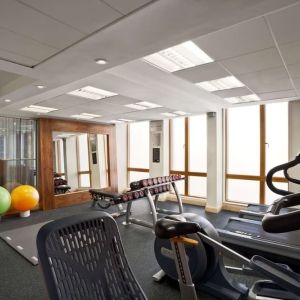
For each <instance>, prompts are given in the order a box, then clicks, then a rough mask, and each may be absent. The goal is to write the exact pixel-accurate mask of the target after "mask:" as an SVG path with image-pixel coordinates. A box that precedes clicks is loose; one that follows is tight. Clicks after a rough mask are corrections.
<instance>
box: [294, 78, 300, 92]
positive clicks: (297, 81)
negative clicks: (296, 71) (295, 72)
mask: <svg viewBox="0 0 300 300" xmlns="http://www.w3.org/2000/svg"><path fill="white" fill-rule="evenodd" d="M294 84H295V88H296V89H297V91H298V95H300V78H296V79H294Z"/></svg>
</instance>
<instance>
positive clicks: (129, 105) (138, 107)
mask: <svg viewBox="0 0 300 300" xmlns="http://www.w3.org/2000/svg"><path fill="white" fill-rule="evenodd" d="M124 106H126V107H128V108H132V109H136V110H145V109H147V107H145V106H142V105H138V104H126V105H124Z"/></svg>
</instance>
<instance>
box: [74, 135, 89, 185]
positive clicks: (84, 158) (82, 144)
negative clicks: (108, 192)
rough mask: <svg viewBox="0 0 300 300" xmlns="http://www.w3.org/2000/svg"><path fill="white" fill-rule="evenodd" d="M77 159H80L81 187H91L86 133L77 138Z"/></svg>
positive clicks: (79, 175)
mask: <svg viewBox="0 0 300 300" xmlns="http://www.w3.org/2000/svg"><path fill="white" fill-rule="evenodd" d="M77 158H78V177H79V187H82V188H84V187H90V186H91V178H90V164H89V148H88V135H87V134H86V133H84V134H80V135H78V136H77Z"/></svg>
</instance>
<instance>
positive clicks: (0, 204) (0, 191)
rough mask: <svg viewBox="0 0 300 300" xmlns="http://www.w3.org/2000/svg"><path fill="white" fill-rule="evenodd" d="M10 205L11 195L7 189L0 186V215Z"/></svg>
mask: <svg viewBox="0 0 300 300" xmlns="http://www.w3.org/2000/svg"><path fill="white" fill-rule="evenodd" d="M10 205H11V197H10V193H9V192H8V190H6V189H5V188H3V187H2V186H0V215H2V214H5V213H6V212H7V211H8V210H9V208H10Z"/></svg>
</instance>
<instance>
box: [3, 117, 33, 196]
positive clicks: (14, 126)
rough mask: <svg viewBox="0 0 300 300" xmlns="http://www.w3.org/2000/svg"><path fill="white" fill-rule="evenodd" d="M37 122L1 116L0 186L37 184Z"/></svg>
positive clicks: (11, 186)
mask: <svg viewBox="0 0 300 300" xmlns="http://www.w3.org/2000/svg"><path fill="white" fill-rule="evenodd" d="M36 172H37V170H36V122H35V121H34V120H25V119H17V118H4V117H0V186H3V187H4V188H6V189H8V190H9V191H11V190H12V189H13V188H15V187H16V186H18V185H20V184H29V185H32V186H36Z"/></svg>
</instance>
